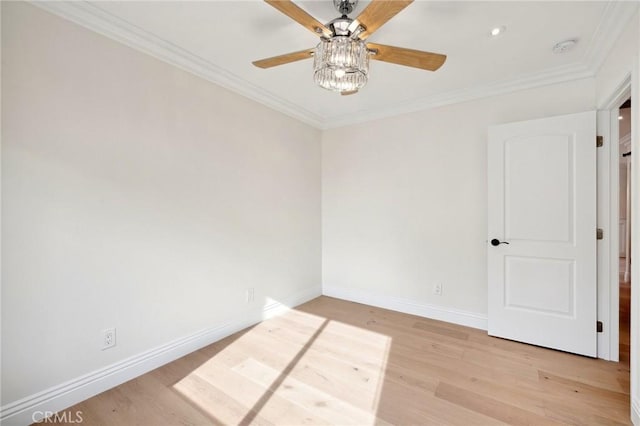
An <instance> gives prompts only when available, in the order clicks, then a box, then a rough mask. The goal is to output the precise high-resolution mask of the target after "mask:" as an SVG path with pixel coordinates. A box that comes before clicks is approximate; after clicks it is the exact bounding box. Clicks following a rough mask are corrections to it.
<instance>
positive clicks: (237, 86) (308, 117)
mask: <svg viewBox="0 0 640 426" xmlns="http://www.w3.org/2000/svg"><path fill="white" fill-rule="evenodd" d="M28 1H29V3H31V4H32V5H35V6H37V7H39V8H42V9H44V10H46V11H48V12H50V13H53V14H54V15H57V16H60V17H62V18H64V19H67V20H69V21H71V22H74V23H76V24H78V25H81V26H83V27H85V28H87V29H89V30H92V31H94V32H97V33H99V34H102V35H103V36H106V37H108V38H110V39H112V40H115V41H118V42H120V43H122V44H125V45H127V46H129V47H131V48H134V49H136V50H139V51H142V52H144V53H146V54H148V55H151V56H153V57H155V58H157V59H160V60H161V61H163V62H167V63H169V64H171V65H174V66H176V67H178V68H180V69H182V70H184V71H187V72H189V73H192V74H195V75H197V76H198V77H201V78H203V79H205V80H208V81H210V82H212V83H215V84H217V85H219V86H222V87H224V88H225V89H229V90H231V91H233V92H235V93H238V94H240V95H242V96H245V97H247V98H249V99H251V100H254V101H256V102H259V103H261V104H263V105H266V106H267V107H269V108H272V109H274V110H276V111H280V112H282V113H284V114H286V115H288V116H290V117H293V118H296V119H298V120H300V121H302V122H304V123H307V124H309V125H311V126H313V127H316V128H320V127H321V126H322V124H323V119H322V117H320V116H318V115H317V114H315V113H313V112H311V111H308V110H306V109H304V108H302V107H300V106H299V105H296V104H294V103H292V102H289V101H287V100H285V99H283V98H281V97H279V96H277V95H274V94H273V93H271V92H269V91H267V90H264V89H262V88H260V87H258V86H256V85H255V84H253V83H250V82H248V81H246V80H245V79H243V78H241V77H239V76H237V75H236V74H234V73H232V72H230V71H228V70H225V69H223V68H221V67H219V66H217V65H215V64H213V63H211V62H209V61H207V60H205V59H203V58H201V57H199V56H197V55H194V54H193V53H191V52H189V51H187V50H185V49H183V48H181V47H179V46H176V45H175V44H172V43H170V42H168V41H166V40H164V39H162V38H160V37H158V36H156V35H154V34H151V33H149V32H148V31H145V30H143V29H142V28H139V27H137V26H135V25H132V24H130V23H129V22H127V21H125V20H123V19H120V18H118V17H117V16H114V15H112V14H110V13H108V12H106V11H104V10H102V9H100V8H99V7H97V6H95V5H94V4H92V3H90V2H88V1H33V0H28Z"/></svg>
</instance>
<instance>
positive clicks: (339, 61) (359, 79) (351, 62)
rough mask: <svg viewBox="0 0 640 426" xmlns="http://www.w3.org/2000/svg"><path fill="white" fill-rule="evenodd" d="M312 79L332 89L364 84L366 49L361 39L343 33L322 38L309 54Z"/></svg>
mask: <svg viewBox="0 0 640 426" xmlns="http://www.w3.org/2000/svg"><path fill="white" fill-rule="evenodd" d="M313 69H314V72H313V79H314V81H315V82H316V84H317V85H318V86H320V87H322V88H324V89H327V90H331V91H334V92H348V91H353V90H359V89H361V88H362V87H364V85H365V84H367V80H368V75H369V51H368V50H367V45H366V43H365V42H364V41H362V40H359V39H355V40H354V39H352V38H350V37H347V36H334V37H333V38H331V39H323V40H321V41H320V43H319V44H318V45H317V46H316V49H315V52H314V55H313Z"/></svg>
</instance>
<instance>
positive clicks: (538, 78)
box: [324, 64, 594, 129]
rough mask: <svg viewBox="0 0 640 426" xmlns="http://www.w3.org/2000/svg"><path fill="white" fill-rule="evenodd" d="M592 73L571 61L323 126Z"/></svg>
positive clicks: (357, 115) (330, 120)
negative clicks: (513, 77) (522, 75)
mask: <svg viewBox="0 0 640 426" xmlns="http://www.w3.org/2000/svg"><path fill="white" fill-rule="evenodd" d="M593 76H594V74H593V72H592V71H591V70H590V69H589V68H587V67H586V66H584V65H582V64H573V65H569V66H563V67H558V68H554V69H551V70H547V71H544V72H538V73H533V74H530V75H528V76H525V77H521V78H516V79H512V80H506V81H505V80H502V81H496V82H493V83H489V84H487V85H482V86H476V87H469V88H465V89H460V90H454V91H450V92H445V93H442V94H437V95H433V96H429V97H425V98H418V99H412V100H406V101H403V102H401V103H397V104H395V105H392V106H389V107H387V108H384V109H371V110H365V111H360V112H357V113H354V114H351V115H349V117H347V118H344V117H342V116H336V117H331V118H329V119H328V120H327V121H326V122H325V127H324V129H329V128H336V127H344V126H349V125H352V124H358V123H364V122H367V121H371V120H379V119H382V118H387V117H393V116H397V115H402V114H409V113H412V112H418V111H423V110H426V109H429V108H435V107H440V106H445V105H451V104H456V103H461V102H468V101H473V100H477V99H483V98H489V97H492V96H498V95H504V94H507V93H513V92H517V91H521V90H527V89H533V88H536V87H541V86H547V85H551V84H557V83H563V82H566V81H576V80H581V79H584V78H592V77H593Z"/></svg>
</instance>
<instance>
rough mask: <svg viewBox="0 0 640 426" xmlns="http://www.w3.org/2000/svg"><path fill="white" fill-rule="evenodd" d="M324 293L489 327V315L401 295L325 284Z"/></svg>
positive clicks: (450, 320) (421, 314)
mask: <svg viewBox="0 0 640 426" xmlns="http://www.w3.org/2000/svg"><path fill="white" fill-rule="evenodd" d="M322 294H324V295H325V296H330V297H335V298H337V299H343V300H349V301H352V302H358V303H364V304H366V305H372V306H377V307H379V308H385V309H390V310H392V311H398V312H403V313H406V314H412V315H418V316H421V317H425V318H431V319H435V320H439V321H446V322H450V323H453V324H459V325H464V326H467V327H473V328H479V329H481V330H486V329H487V316H486V315H483V314H477V313H475V312H468V311H462V310H459V309H452V308H446V307H443V306H437V305H429V304H426V303H419V302H415V301H413V300H408V299H402V298H399V297H393V296H385V295H381V294H376V293H372V292H370V291H368V290H367V291H365V290H358V289H353V288H345V287H334V286H327V285H325V286H323V287H322Z"/></svg>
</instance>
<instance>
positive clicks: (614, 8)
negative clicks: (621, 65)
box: [583, 0, 638, 75]
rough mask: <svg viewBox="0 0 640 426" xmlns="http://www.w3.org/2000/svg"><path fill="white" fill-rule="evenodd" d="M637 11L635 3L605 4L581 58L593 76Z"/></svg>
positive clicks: (611, 2)
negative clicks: (598, 22) (596, 26)
mask: <svg viewBox="0 0 640 426" xmlns="http://www.w3.org/2000/svg"><path fill="white" fill-rule="evenodd" d="M637 10H638V3H637V2H635V1H615V0H609V3H607V6H606V8H605V11H604V13H603V14H602V18H601V19H600V24H599V25H598V28H596V30H595V32H594V34H593V37H592V38H591V40H590V41H589V46H588V48H587V51H586V53H585V55H584V58H583V62H584V63H585V64H586V65H587V67H589V69H591V71H592V72H593V74H594V75H595V74H596V73H597V72H598V71H599V70H600V67H602V64H603V63H604V61H605V59H606V58H607V55H608V54H609V52H610V51H611V49H612V48H613V46H614V44H615V43H616V41H618V39H619V38H620V36H621V35H622V32H623V31H624V29H625V28H626V27H627V24H628V23H629V21H630V20H631V18H632V17H633V16H634V14H635V12H636V11H637Z"/></svg>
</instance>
